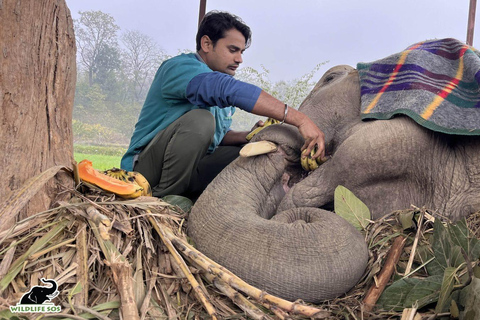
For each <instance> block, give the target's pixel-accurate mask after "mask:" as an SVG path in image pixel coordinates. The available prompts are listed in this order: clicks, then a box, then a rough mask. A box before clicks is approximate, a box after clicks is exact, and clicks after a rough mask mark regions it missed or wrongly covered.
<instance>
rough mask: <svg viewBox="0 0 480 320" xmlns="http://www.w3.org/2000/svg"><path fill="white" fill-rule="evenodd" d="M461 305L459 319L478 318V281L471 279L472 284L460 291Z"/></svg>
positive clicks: (474, 278)
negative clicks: (462, 308)
mask: <svg viewBox="0 0 480 320" xmlns="http://www.w3.org/2000/svg"><path fill="white" fill-rule="evenodd" d="M461 296H462V297H461V299H462V302H463V303H462V305H463V306H465V308H464V310H463V311H462V312H460V319H466V320H470V319H472V320H474V319H479V318H480V279H479V278H477V277H473V279H472V282H471V283H470V284H469V285H468V286H467V287H466V288H464V289H463V290H462V294H461Z"/></svg>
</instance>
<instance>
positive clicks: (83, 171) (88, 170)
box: [78, 159, 143, 199]
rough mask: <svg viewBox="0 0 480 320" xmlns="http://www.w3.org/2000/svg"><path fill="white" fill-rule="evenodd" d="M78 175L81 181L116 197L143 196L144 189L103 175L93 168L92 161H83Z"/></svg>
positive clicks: (79, 165) (79, 166)
mask: <svg viewBox="0 0 480 320" xmlns="http://www.w3.org/2000/svg"><path fill="white" fill-rule="evenodd" d="M78 175H79V177H80V179H81V180H83V181H85V182H88V183H91V184H93V185H95V186H97V187H99V188H101V189H103V190H105V191H108V192H112V193H115V194H116V195H118V196H120V197H122V198H126V199H132V198H137V197H139V196H141V195H142V192H143V188H142V187H140V186H138V185H137V184H135V183H129V182H125V181H121V180H118V179H115V178H113V177H110V176H107V175H106V174H103V173H101V172H100V171H98V170H96V169H95V168H93V166H92V162H91V161H90V160H87V159H85V160H82V161H80V163H79V164H78Z"/></svg>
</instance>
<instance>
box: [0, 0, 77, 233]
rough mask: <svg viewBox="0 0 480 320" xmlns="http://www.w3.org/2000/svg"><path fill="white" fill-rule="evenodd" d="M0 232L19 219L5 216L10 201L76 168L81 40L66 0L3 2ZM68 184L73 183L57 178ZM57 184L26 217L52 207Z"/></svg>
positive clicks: (31, 205) (36, 201)
mask: <svg viewBox="0 0 480 320" xmlns="http://www.w3.org/2000/svg"><path fill="white" fill-rule="evenodd" d="M0 21H1V27H0V48H1V54H0V110H1V114H0V163H1V164H0V171H1V173H2V179H0V221H2V223H1V225H0V230H4V229H5V228H8V227H9V226H11V224H12V223H13V222H14V218H16V217H18V216H19V215H17V214H16V215H15V216H13V217H12V216H7V217H6V216H2V213H4V212H5V211H4V210H2V208H5V204H6V203H7V201H6V200H7V199H10V200H11V198H10V196H11V194H12V193H13V192H14V191H15V190H18V189H20V188H21V187H22V186H23V184H24V183H25V181H27V180H28V179H29V178H32V177H34V176H37V175H38V174H39V173H41V172H43V171H45V170H47V169H49V168H51V167H53V166H56V165H64V166H69V167H71V164H72V161H73V142H72V141H73V139H72V108H73V96H74V93H75V77H76V64H75V50H76V48H75V36H74V32H73V22H72V18H71V15H70V11H69V10H68V8H67V6H66V3H65V0H24V1H17V0H3V1H0ZM55 181H56V182H61V183H62V184H65V183H67V181H69V182H70V183H71V181H72V179H71V178H68V179H67V177H66V176H63V178H62V176H61V175H60V176H57V179H56V180H55ZM55 181H52V183H51V184H48V185H47V186H46V187H45V188H44V189H43V190H41V191H40V192H39V193H38V194H37V195H36V198H34V199H32V201H30V202H29V204H28V206H27V208H26V209H25V211H24V212H22V215H23V214H26V215H30V214H32V213H37V212H39V211H43V210H45V209H47V208H49V207H50V205H51V203H52V201H53V199H54V198H55V197H56V195H57V194H58V190H57V189H56V188H57V184H56V183H54V182H55Z"/></svg>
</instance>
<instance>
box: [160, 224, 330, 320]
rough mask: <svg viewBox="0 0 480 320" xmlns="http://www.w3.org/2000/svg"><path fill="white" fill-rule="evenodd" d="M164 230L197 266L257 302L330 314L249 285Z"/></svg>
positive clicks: (295, 311)
mask: <svg viewBox="0 0 480 320" xmlns="http://www.w3.org/2000/svg"><path fill="white" fill-rule="evenodd" d="M164 231H165V237H168V239H169V240H170V241H171V243H172V244H173V245H175V246H176V247H177V248H178V250H180V252H182V253H183V254H185V255H186V256H187V257H189V258H190V259H192V260H193V261H194V262H195V263H196V264H197V265H198V266H200V267H201V268H203V269H204V270H206V271H207V272H209V273H212V274H215V275H217V276H218V277H219V278H220V279H222V280H223V281H224V282H226V283H228V284H229V285H230V286H232V287H233V288H234V289H236V290H239V291H242V292H244V293H245V294H247V295H249V296H250V297H252V298H254V299H256V300H258V301H259V302H264V301H266V302H268V303H269V304H271V305H273V306H277V307H279V308H281V309H283V310H285V311H287V312H290V313H293V314H300V315H304V316H307V317H314V318H324V317H327V316H328V315H330V312H328V311H325V310H322V309H319V308H315V307H311V306H307V305H305V304H303V303H298V302H290V301H287V300H285V299H281V298H279V297H276V296H273V295H271V294H268V293H266V292H264V291H262V290H260V289H257V288H255V287H253V286H251V285H249V284H248V283H246V282H245V281H243V280H242V279H240V278H239V277H237V276H236V275H234V274H233V273H232V272H231V271H230V270H228V269H226V268H225V267H223V266H221V265H219V264H218V263H216V262H214V261H213V260H211V259H210V258H208V257H206V256H205V255H204V254H202V253H201V252H199V251H198V250H196V249H195V248H193V247H192V246H191V245H189V244H188V243H187V242H186V241H184V240H183V239H180V238H178V237H177V236H175V235H174V234H173V232H172V231H171V230H170V229H169V228H165V229H164Z"/></svg>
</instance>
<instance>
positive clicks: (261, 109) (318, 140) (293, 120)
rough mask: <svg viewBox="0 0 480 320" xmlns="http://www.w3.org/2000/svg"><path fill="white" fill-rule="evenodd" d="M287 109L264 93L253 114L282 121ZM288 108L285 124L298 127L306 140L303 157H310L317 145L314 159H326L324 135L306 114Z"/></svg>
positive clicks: (259, 98)
mask: <svg viewBox="0 0 480 320" xmlns="http://www.w3.org/2000/svg"><path fill="white" fill-rule="evenodd" d="M285 108H286V105H285V104H284V103H283V102H281V101H279V100H278V99H276V98H274V97H272V96H271V95H270V94H268V93H266V92H265V91H262V92H261V93H260V96H259V97H258V100H257V102H256V103H255V105H254V106H253V109H252V111H251V112H252V113H254V114H258V115H262V116H266V117H270V118H274V119H277V120H279V121H282V120H283V117H284V116H285ZM287 108H288V110H287V114H286V117H285V123H288V124H291V125H294V126H295V127H297V128H298V130H299V131H300V134H301V135H302V137H303V138H304V139H305V143H304V144H303V146H302V151H305V152H302V156H307V155H309V154H310V151H312V150H313V149H314V148H315V145H316V146H317V152H316V153H315V154H314V156H313V158H318V157H320V159H323V158H324V157H325V135H324V133H323V132H322V131H321V130H320V129H319V128H318V127H317V125H316V124H315V123H314V122H313V121H312V120H311V119H310V118H309V117H307V116H306V115H305V114H304V113H302V112H300V111H298V110H296V109H294V108H290V107H287Z"/></svg>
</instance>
